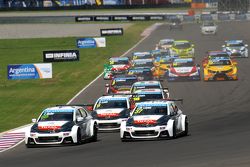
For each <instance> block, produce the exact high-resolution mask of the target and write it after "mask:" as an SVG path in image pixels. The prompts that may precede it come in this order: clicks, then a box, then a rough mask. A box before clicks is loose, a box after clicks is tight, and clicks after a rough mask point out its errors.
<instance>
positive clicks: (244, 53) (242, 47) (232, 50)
mask: <svg viewBox="0 0 250 167" xmlns="http://www.w3.org/2000/svg"><path fill="white" fill-rule="evenodd" d="M225 43H226V44H225V45H223V46H222V50H223V51H225V52H227V53H228V54H229V55H230V57H248V48H247V47H248V45H247V44H244V42H243V40H229V41H225Z"/></svg>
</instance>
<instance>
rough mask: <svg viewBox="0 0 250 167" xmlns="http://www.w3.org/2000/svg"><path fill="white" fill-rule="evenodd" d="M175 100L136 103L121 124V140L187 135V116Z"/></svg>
mask: <svg viewBox="0 0 250 167" xmlns="http://www.w3.org/2000/svg"><path fill="white" fill-rule="evenodd" d="M175 101H176V100H157V101H148V102H142V103H137V105H136V107H135V109H134V110H133V112H132V116H131V117H130V118H129V119H128V120H127V121H123V122H122V124H121V130H120V137H121V140H122V141H129V140H145V139H161V138H162V139H164V138H176V137H178V136H179V135H188V118H187V116H186V115H184V114H183V113H182V111H181V110H180V109H179V108H178V107H177V105H176V104H175Z"/></svg>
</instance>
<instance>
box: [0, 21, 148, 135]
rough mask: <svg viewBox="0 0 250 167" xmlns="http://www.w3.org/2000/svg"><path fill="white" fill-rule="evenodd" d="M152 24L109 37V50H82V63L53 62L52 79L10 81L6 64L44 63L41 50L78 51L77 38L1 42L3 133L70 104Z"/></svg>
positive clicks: (0, 127)
mask: <svg viewBox="0 0 250 167" xmlns="http://www.w3.org/2000/svg"><path fill="white" fill-rule="evenodd" d="M150 24H152V23H150V22H144V23H142V22H138V23H135V24H133V25H132V26H131V27H129V28H128V29H126V31H125V34H124V35H123V36H113V37H107V39H106V40H107V47H106V48H96V49H93V48H92V49H80V61H79V62H60V63H53V79H40V80H7V65H8V64H27V63H41V62H42V51H44V50H58V49H76V39H77V38H73V37H71V38H42V39H8V40H0V132H2V131H5V130H8V129H12V128H15V127H18V126H21V125H24V124H27V123H30V120H31V118H36V117H37V116H38V115H39V114H40V113H41V111H42V110H43V109H44V108H46V107H50V106H53V105H55V104H65V103H67V102H68V101H69V100H70V99H71V98H72V97H73V96H74V95H75V94H76V93H77V92H78V91H80V90H81V89H82V88H83V87H84V86H85V85H87V84H88V83H89V82H91V81H92V80H93V79H94V78H95V77H96V76H97V75H99V74H100V73H101V72H102V71H103V64H104V63H105V62H107V58H108V57H110V56H118V55H121V54H122V53H124V52H125V51H126V50H128V49H129V48H130V47H131V46H133V45H134V44H135V43H136V42H138V41H139V40H140V39H141V36H140V34H141V32H142V31H143V30H144V29H145V28H146V27H147V26H149V25H150Z"/></svg>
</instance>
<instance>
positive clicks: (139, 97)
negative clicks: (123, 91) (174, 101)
mask: <svg viewBox="0 0 250 167" xmlns="http://www.w3.org/2000/svg"><path fill="white" fill-rule="evenodd" d="M168 97H169V92H168V89H167V88H161V89H159V88H146V89H137V90H135V91H134V93H133V100H134V102H135V103H139V102H143V101H149V100H157V99H166V98H168Z"/></svg>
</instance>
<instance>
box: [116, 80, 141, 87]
mask: <svg viewBox="0 0 250 167" xmlns="http://www.w3.org/2000/svg"><path fill="white" fill-rule="evenodd" d="M135 82H137V79H136V78H131V79H119V80H114V81H113V82H112V86H114V87H115V86H131V85H133V83H135Z"/></svg>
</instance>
